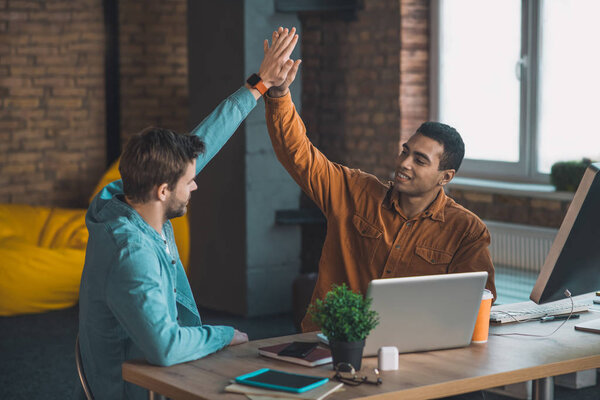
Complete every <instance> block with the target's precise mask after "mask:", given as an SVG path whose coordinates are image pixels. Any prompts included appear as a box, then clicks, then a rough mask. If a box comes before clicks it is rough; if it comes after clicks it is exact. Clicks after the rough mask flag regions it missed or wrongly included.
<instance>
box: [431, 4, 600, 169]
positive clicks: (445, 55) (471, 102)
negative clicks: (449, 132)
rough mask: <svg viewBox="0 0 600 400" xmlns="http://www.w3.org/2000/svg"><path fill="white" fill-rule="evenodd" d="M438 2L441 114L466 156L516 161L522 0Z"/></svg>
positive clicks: (517, 157) (517, 152) (517, 153)
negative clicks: (453, 128)
mask: <svg viewBox="0 0 600 400" xmlns="http://www.w3.org/2000/svg"><path fill="white" fill-rule="evenodd" d="M599 3H600V2H599ZM439 4H440V8H439V12H440V14H439V15H440V26H439V27H440V35H439V36H440V37H439V96H440V97H439V116H438V118H439V120H440V121H441V122H444V123H447V124H449V125H452V126H454V127H455V128H456V129H457V130H458V131H459V132H460V134H461V135H462V137H463V140H464V141H465V149H466V154H465V157H466V158H470V159H478V160H496V161H508V162H517V161H519V107H520V106H519V103H520V101H519V96H520V82H519V80H518V78H517V74H516V66H517V63H518V61H519V58H520V47H521V2H520V0H502V1H494V0H441V1H440V3H439Z"/></svg>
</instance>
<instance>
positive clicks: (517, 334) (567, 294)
mask: <svg viewBox="0 0 600 400" xmlns="http://www.w3.org/2000/svg"><path fill="white" fill-rule="evenodd" d="M564 295H565V296H566V297H568V298H569V300H571V312H570V313H569V316H568V317H567V319H565V320H564V321H563V323H562V324H560V325H559V326H558V328H556V329H555V330H554V331H552V333H549V334H547V335H534V334H531V333H518V332H511V333H490V335H492V336H528V337H535V338H546V337H548V336H552V335H554V334H555V333H556V331H558V330H559V329H560V328H562V327H563V325H564V324H566V323H567V322H568V321H569V320H570V319H571V316H572V315H573V311H574V310H575V302H574V301H573V298H572V297H571V292H570V291H569V289H566V290H565V291H564ZM507 314H508V313H507ZM509 315H510V314H509ZM517 322H526V321H517Z"/></svg>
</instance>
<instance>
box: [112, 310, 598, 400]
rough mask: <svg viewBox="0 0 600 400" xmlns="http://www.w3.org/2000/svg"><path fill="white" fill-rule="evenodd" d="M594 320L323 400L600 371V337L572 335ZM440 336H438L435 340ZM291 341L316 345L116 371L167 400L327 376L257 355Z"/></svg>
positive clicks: (405, 362) (420, 395)
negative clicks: (292, 375)
mask: <svg viewBox="0 0 600 400" xmlns="http://www.w3.org/2000/svg"><path fill="white" fill-rule="evenodd" d="M597 318H600V313H597V312H589V313H585V314H583V315H582V317H581V318H580V319H576V320H571V321H568V322H567V323H566V324H565V325H564V326H563V327H562V328H561V329H560V330H559V331H558V332H556V333H555V334H554V335H552V336H550V337H549V338H544V339H540V338H528V337H523V336H502V337H501V336H490V338H489V341H488V343H485V344H472V345H470V346H468V347H465V348H460V349H450V350H438V351H430V352H423V353H412V354H401V355H400V358H399V364H400V369H399V370H397V371H384V372H382V373H381V375H382V378H383V384H382V385H380V386H373V385H361V386H357V387H348V386H346V390H345V391H343V392H339V393H334V394H332V395H331V396H329V397H328V399H332V400H333V399H348V398H358V397H367V398H370V399H375V398H377V399H398V398H402V399H430V398H436V397H445V396H450V395H456V394H461V393H468V392H473V391H476V390H481V389H488V388H492V387H496V386H503V385H508V384H511V383H517V382H523V381H528V380H532V379H540V378H544V377H549V376H555V375H561V374H566V373H571V372H575V371H580V370H585V369H591V368H598V367H600V335H598V334H593V333H586V332H580V331H576V330H575V329H574V328H573V327H574V325H575V324H577V323H579V322H583V321H586V320H591V319H597ZM560 323H562V322H559V321H557V322H550V323H543V324H542V323H539V322H528V323H524V324H519V325H515V324H510V325H505V326H492V327H491V329H490V332H493V333H507V332H522V333H534V334H547V333H550V332H552V331H553V330H554V329H555V328H556V327H557V326H558V324H560ZM442 334H443V333H442ZM291 340H316V337H315V334H314V333H309V334H301V335H292V336H285V337H277V338H270V339H264V340H257V341H251V342H249V343H246V344H243V345H240V346H234V347H229V348H226V349H224V350H222V351H220V352H218V353H216V354H213V355H211V356H208V357H206V358H203V359H200V360H196V361H192V362H188V363H185V364H179V365H175V366H172V367H156V366H151V365H149V364H147V363H145V362H141V361H130V362H126V363H124V364H123V379H125V380H126V381H128V382H132V383H135V384H137V385H139V386H142V387H145V388H147V389H149V390H152V391H154V392H158V393H160V394H163V395H165V396H168V397H170V398H172V399H177V400H179V399H215V398H216V399H235V400H243V399H245V397H243V396H242V395H239V394H233V393H226V392H224V391H223V388H224V387H225V386H226V385H227V384H228V382H229V380H230V379H231V378H232V377H235V376H238V375H242V374H245V373H247V372H250V371H253V370H256V369H258V368H265V367H269V368H275V369H281V370H286V371H290V372H298V373H304V374H311V375H320V376H327V377H331V376H332V375H333V372H332V366H331V364H328V365H324V366H321V367H316V368H305V367H302V366H296V365H293V364H290V363H286V362H282V361H277V360H271V359H268V358H263V357H260V356H258V353H257V348H258V347H261V346H267V345H272V344H277V343H283V342H287V341H291ZM376 366H377V358H376V357H369V358H365V359H363V371H365V370H367V369H372V368H373V367H376Z"/></svg>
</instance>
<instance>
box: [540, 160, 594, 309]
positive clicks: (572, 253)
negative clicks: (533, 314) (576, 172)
mask: <svg viewBox="0 0 600 400" xmlns="http://www.w3.org/2000/svg"><path fill="white" fill-rule="evenodd" d="M599 171H600V163H594V164H591V165H590V166H589V167H588V168H587V170H586V171H585V174H584V175H583V178H582V180H581V183H580V184H579V187H578V188H577V192H576V193H575V197H573V201H572V202H571V205H570V206H569V209H568V210H567V215H566V216H565V218H564V220H563V222H562V224H561V226H560V229H559V230H558V233H557V235H556V238H555V239H554V243H552V247H551V248H550V251H549V252H548V256H547V257H546V261H545V263H544V266H543V267H542V270H541V271H540V274H539V275H538V278H537V281H536V283H535V286H534V287H533V290H532V291H531V295H530V296H529V298H530V299H531V300H533V301H534V302H536V303H538V304H540V303H546V302H549V301H554V300H560V299H564V298H565V295H564V292H565V290H566V289H568V290H569V292H571V294H572V295H573V296H576V295H579V294H584V293H588V292H593V291H596V290H600V174H599V173H598V172H599Z"/></svg>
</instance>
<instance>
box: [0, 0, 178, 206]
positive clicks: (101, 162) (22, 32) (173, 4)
mask: <svg viewBox="0 0 600 400" xmlns="http://www.w3.org/2000/svg"><path fill="white" fill-rule="evenodd" d="M186 5H187V3H186V1H185V0H167V1H155V0H153V1H146V2H143V3H142V2H135V1H132V0H129V1H120V2H119V15H120V35H121V36H120V45H119V47H120V56H121V58H120V67H121V129H122V138H123V142H125V141H126V140H127V139H128V138H129V137H130V135H131V134H132V133H135V132H137V131H139V130H141V129H142V128H144V127H146V126H148V125H159V126H164V127H167V128H171V129H175V130H177V131H185V130H186V128H187V122H188V118H187V116H188V89H187V21H186V9H187V6H186ZM104 39H105V37H104V21H103V8H102V1H101V0H78V1H66V0H53V1H30V0H29V1H27V0H14V1H10V2H8V1H6V0H0V203H27V204H39V205H54V206H65V207H84V206H86V204H87V199H88V196H89V194H90V193H91V191H92V189H93V187H94V186H95V184H96V182H97V181H98V179H99V177H100V176H101V175H102V172H103V171H104V170H105V163H106V161H105V160H106V154H105V100H104V50H105V49H104Z"/></svg>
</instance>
